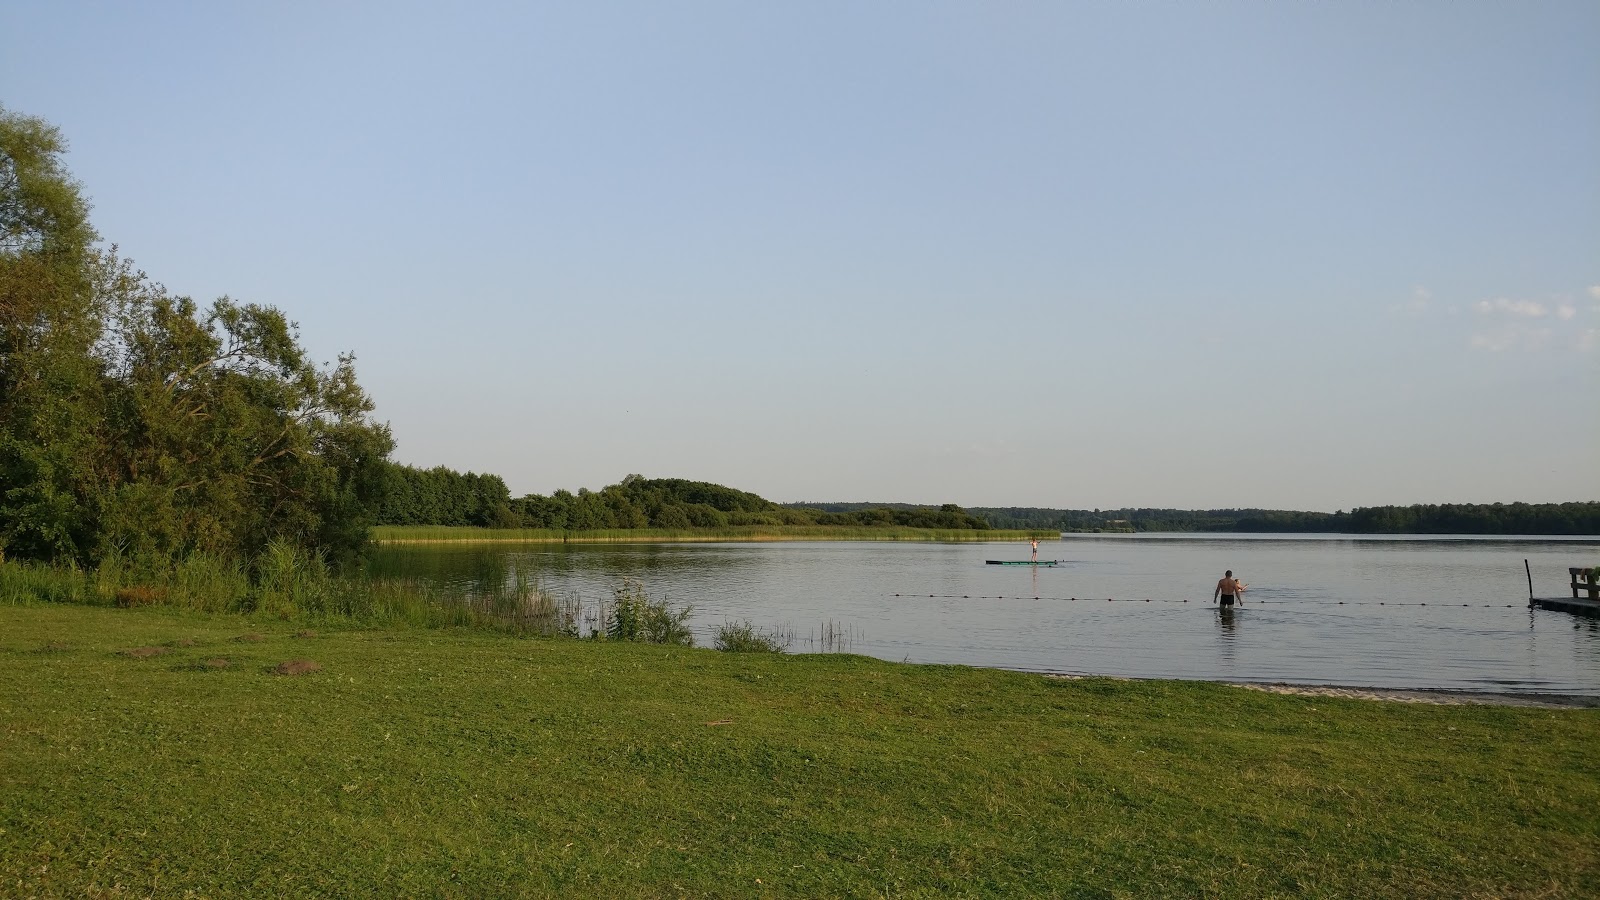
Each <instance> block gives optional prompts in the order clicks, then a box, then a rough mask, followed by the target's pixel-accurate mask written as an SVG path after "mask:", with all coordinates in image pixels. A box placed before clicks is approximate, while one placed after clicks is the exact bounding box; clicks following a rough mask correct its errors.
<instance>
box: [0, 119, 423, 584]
mask: <svg viewBox="0 0 1600 900" xmlns="http://www.w3.org/2000/svg"><path fill="white" fill-rule="evenodd" d="M64 148H65V145H64V143H63V142H62V141H61V139H60V136H59V134H58V133H57V132H56V131H55V130H54V129H53V128H50V127H49V126H48V125H45V124H44V123H43V122H41V121H39V120H37V119H30V118H26V117H20V116H14V115H10V114H6V113H4V111H3V110H0V547H4V548H5V549H6V550H7V552H9V553H11V554H13V555H17V556H23V557H30V558H39V559H74V560H78V561H83V562H93V561H94V560H95V559H96V558H97V557H98V556H99V555H100V554H101V553H102V552H104V551H105V550H107V549H108V548H116V549H118V550H119V551H121V552H123V553H126V554H131V555H134V556H137V557H141V558H149V559H152V560H160V559H168V560H171V559H175V558H178V557H181V556H184V555H187V554H189V553H193V552H197V551H199V552H206V553H214V554H222V555H228V556H234V557H245V558H254V557H255V556H256V555H258V554H260V553H261V552H262V551H263V550H265V548H266V547H267V546H268V545H269V544H271V543H274V542H277V543H278V544H279V545H280V546H282V547H292V548H299V549H302V550H309V551H315V552H319V553H323V554H326V555H327V556H330V557H333V558H335V559H338V558H342V557H346V556H349V555H351V554H353V553H354V552H356V551H358V550H359V549H360V548H361V547H362V546H363V545H364V544H365V542H366V533H367V527H368V525H369V524H370V522H371V519H372V515H371V513H372V509H373V505H374V501H375V500H376V499H377V497H378V494H379V489H380V487H381V474H382V465H383V462H384V458H385V457H386V456H387V454H388V453H389V451H390V449H391V447H392V445H393V441H392V439H391V437H390V435H389V431H388V428H387V427H386V426H383V425H379V424H377V423H374V422H373V421H372V420H371V419H370V413H371V412H372V408H373V407H372V402H371V400H370V399H368V397H367V395H366V393H365V392H364V391H363V390H362V389H361V387H360V385H359V384H358V383H357V381H356V377H355V368H354V360H353V359H352V358H351V357H349V356H341V357H340V358H339V360H338V362H337V363H335V364H334V365H332V366H329V367H318V366H316V365H315V364H313V363H312V362H311V361H310V360H309V359H308V358H307V357H306V354H305V351H304V350H303V349H302V348H301V347H300V344H299V335H298V333H297V332H296V330H295V326H294V325H293V324H292V323H290V322H289V321H288V320H287V319H286V318H285V317H284V315H283V314H282V313H281V312H279V311H278V310H276V309H273V308H270V307H265V306H258V305H255V304H241V303H236V302H234V301H232V300H229V299H228V298H226V297H224V298H222V299H220V300H218V301H216V302H215V303H213V304H212V305H211V306H210V307H208V308H206V309H205V310H201V309H200V308H199V307H198V306H197V305H196V304H195V303H194V301H192V300H190V299H189V298H186V297H173V296H170V295H169V294H168V293H167V292H166V290H165V289H164V288H162V287H161V286H160V285H159V284H156V283H154V282H152V281H151V280H150V279H149V278H147V277H146V276H145V275H144V273H142V272H139V271H137V270H135V269H134V268H133V265H132V264H131V263H130V262H128V261H127V260H125V259H122V258H120V257H119V256H118V255H117V253H116V250H115V248H114V247H113V248H111V249H110V250H99V249H97V248H95V247H94V246H92V244H93V241H94V240H95V237H96V236H95V234H94V232H93V231H92V229H90V228H89V226H88V221H87V209H88V206H87V204H86V203H85V202H84V201H83V200H82V196H81V193H80V190H79V188H78V186H77V184H76V183H75V182H73V181H72V180H71V179H70V178H69V177H68V176H67V175H66V173H65V171H64V169H63V168H62V167H61V165H60V160H59V157H60V154H61V153H62V152H63V150H64Z"/></svg>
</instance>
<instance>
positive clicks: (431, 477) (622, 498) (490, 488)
mask: <svg viewBox="0 0 1600 900" xmlns="http://www.w3.org/2000/svg"><path fill="white" fill-rule="evenodd" d="M383 484H384V496H383V498H382V500H381V502H380V503H379V505H378V510H379V512H378V523H379V524H383V525H482V526H489V527H496V528H551V529H561V530H572V531H586V530H596V529H617V528H621V529H628V528H670V529H688V528H728V527H731V526H740V525H769V526H776V525H832V526H860V527H875V526H895V525H899V526H906V527H911V528H942V529H987V528H988V527H989V524H988V523H987V522H985V521H984V520H983V519H982V518H981V517H978V516H974V515H970V514H969V513H967V512H966V511H964V510H962V509H961V507H959V506H956V505H954V504H945V505H943V506H938V507H924V506H900V507H897V508H884V507H867V506H863V507H862V508H859V509H854V510H849V511H843V512H829V511H824V510H818V509H806V508H803V507H791V506H782V505H779V504H777V503H773V502H772V501H770V500H767V499H765V498H763V497H760V496H757V495H756V494H752V493H749V492H748V491H741V490H737V489H735V488H730V487H725V486H723V485H720V484H712V483H710V482H705V481H688V480H686V479H682V478H645V477H644V476H642V475H629V476H628V477H626V478H624V479H622V481H621V482H619V483H617V484H613V485H608V486H606V487H603V488H601V489H600V490H598V491H591V490H588V489H587V488H580V489H579V490H578V491H577V493H573V492H571V491H566V490H558V491H556V492H555V493H553V494H550V495H549V496H544V495H541V494H529V495H527V496H524V497H518V498H516V499H512V498H511V497H510V493H509V491H507V490H506V486H505V482H504V481H502V480H501V479H500V477H499V476H497V475H476V474H473V473H470V472H468V473H466V474H462V473H459V472H455V471H452V470H450V469H447V468H444V467H437V468H432V469H418V468H414V467H411V466H400V465H390V466H389V467H388V470H387V471H386V473H385V476H384V480H383Z"/></svg>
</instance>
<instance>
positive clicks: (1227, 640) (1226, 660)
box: [1217, 606, 1239, 672]
mask: <svg viewBox="0 0 1600 900" xmlns="http://www.w3.org/2000/svg"><path fill="white" fill-rule="evenodd" d="M1235 613H1236V611H1235V610H1234V608H1233V607H1231V606H1219V607H1217V630H1218V632H1219V633H1220V634H1221V635H1222V642H1221V643H1220V644H1219V645H1218V649H1217V656H1218V659H1219V661H1221V663H1222V665H1223V667H1224V668H1225V669H1227V670H1228V671H1229V672H1232V671H1233V662H1234V658H1235V654H1236V652H1237V651H1236V650H1235V648H1234V645H1233V644H1234V638H1235V634H1234V632H1235V630H1236V629H1238V627H1239V623H1238V620H1237V619H1235V618H1234V615H1235Z"/></svg>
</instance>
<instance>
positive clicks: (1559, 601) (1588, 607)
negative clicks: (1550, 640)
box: [1522, 560, 1600, 616]
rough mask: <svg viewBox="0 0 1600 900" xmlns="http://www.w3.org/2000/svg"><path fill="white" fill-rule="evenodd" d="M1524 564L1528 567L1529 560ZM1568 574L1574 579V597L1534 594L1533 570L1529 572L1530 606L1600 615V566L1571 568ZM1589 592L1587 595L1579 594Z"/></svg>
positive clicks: (1586, 614) (1583, 614) (1584, 614)
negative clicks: (1536, 595)
mask: <svg viewBox="0 0 1600 900" xmlns="http://www.w3.org/2000/svg"><path fill="white" fill-rule="evenodd" d="M1522 565H1523V567H1524V568H1526V567H1527V565H1528V561H1527V560H1523V561H1522ZM1567 575H1568V576H1569V577H1570V578H1571V579H1572V597H1571V598H1570V599H1568V598H1566V597H1535V596H1533V572H1532V571H1531V570H1530V571H1529V572H1528V606H1529V607H1530V608H1537V609H1557V610H1560V611H1562V612H1569V613H1577V614H1578V615H1580V616H1600V567H1596V568H1593V569H1586V568H1571V569H1568V570H1567ZM1580 593H1582V594H1587V595H1588V596H1587V597H1583V596H1579V594H1580Z"/></svg>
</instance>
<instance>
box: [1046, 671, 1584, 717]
mask: <svg viewBox="0 0 1600 900" xmlns="http://www.w3.org/2000/svg"><path fill="white" fill-rule="evenodd" d="M1041 674H1043V675H1044V677H1045V678H1057V679H1061V680H1064V681H1079V680H1082V679H1086V678H1110V679H1113V680H1116V681H1182V682H1188V681H1197V682H1202V683H1208V684H1222V685H1227V686H1228V687H1235V688H1243V689H1245V690H1251V691H1260V692H1262V693H1267V694H1280V695H1288V696H1296V697H1332V698H1336V699H1341V700H1380V701H1387V702H1390V703H1424V704H1430V705H1433V706H1516V707H1523V708H1531V709H1600V696H1595V695H1590V694H1541V693H1538V692H1533V691H1468V690H1460V689H1456V688H1388V687H1371V686H1364V685H1348V684H1293V683H1290V682H1287V681H1213V680H1211V679H1205V678H1194V679H1190V678H1131V677H1127V676H1123V675H1082V674H1076V673H1069V672H1044V673H1041Z"/></svg>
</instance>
